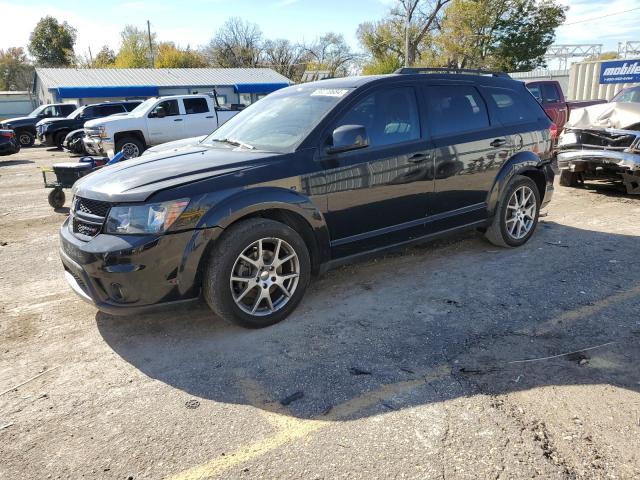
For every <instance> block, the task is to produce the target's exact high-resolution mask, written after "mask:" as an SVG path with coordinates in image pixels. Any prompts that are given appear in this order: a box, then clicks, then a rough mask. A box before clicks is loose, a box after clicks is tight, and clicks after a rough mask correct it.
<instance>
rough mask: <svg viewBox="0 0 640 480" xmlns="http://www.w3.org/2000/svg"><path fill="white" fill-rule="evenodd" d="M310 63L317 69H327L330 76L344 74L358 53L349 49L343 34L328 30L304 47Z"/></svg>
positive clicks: (356, 58)
mask: <svg viewBox="0 0 640 480" xmlns="http://www.w3.org/2000/svg"><path fill="white" fill-rule="evenodd" d="M306 51H307V52H308V54H309V56H310V58H311V63H313V64H315V66H316V67H317V68H318V69H324V70H329V73H330V74H331V76H345V75H347V74H348V73H349V70H350V68H351V67H352V66H353V65H354V64H355V63H356V61H357V60H358V58H359V55H358V54H356V53H354V52H353V51H352V50H351V47H349V45H348V44H347V42H346V41H345V39H344V36H343V35H338V34H336V33H333V32H329V33H326V34H324V35H323V36H321V37H320V38H319V39H318V40H317V41H316V42H314V43H313V44H312V45H310V46H307V47H306Z"/></svg>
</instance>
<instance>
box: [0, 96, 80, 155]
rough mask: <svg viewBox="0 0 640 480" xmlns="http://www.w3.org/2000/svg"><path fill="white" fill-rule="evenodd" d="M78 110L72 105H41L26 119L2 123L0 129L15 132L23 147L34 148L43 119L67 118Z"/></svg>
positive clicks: (17, 118)
mask: <svg viewBox="0 0 640 480" xmlns="http://www.w3.org/2000/svg"><path fill="white" fill-rule="evenodd" d="M75 109H76V106H75V105H74V104H72V103H51V104H47V105H41V106H39V107H38V108H36V109H35V110H34V111H33V112H31V113H30V114H29V115H27V116H26V117H16V118H8V119H6V120H3V121H2V122H0V129H7V130H13V131H14V132H15V133H16V138H17V139H18V142H20V146H22V147H31V146H33V144H34V142H35V139H36V124H37V123H38V122H39V121H40V120H42V119H43V118H59V117H66V116H67V115H69V114H70V113H71V112H73V111H74V110H75Z"/></svg>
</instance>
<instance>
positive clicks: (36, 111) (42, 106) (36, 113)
mask: <svg viewBox="0 0 640 480" xmlns="http://www.w3.org/2000/svg"><path fill="white" fill-rule="evenodd" d="M47 107H48V105H41V106H39V107H38V108H36V109H35V110H34V111H33V112H31V113H30V114H29V117H31V118H34V117H37V116H38V115H39V114H40V113H41V112H42V111H43V110H44V109H45V108H47Z"/></svg>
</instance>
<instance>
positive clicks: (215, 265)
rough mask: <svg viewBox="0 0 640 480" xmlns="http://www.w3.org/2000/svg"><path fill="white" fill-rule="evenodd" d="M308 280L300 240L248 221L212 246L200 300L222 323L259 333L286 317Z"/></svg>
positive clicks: (276, 226)
mask: <svg viewBox="0 0 640 480" xmlns="http://www.w3.org/2000/svg"><path fill="white" fill-rule="evenodd" d="M310 279H311V260H310V257H309V250H308V249H307V246H306V244H305V243H304V240H303V239H302V238H301V237H300V235H298V233H296V232H295V231H294V230H293V229H291V228H290V227H289V226H288V225H285V224H283V223H280V222H276V221H274V220H269V219H263V218H252V219H248V220H244V221H241V222H239V223H237V224H235V225H233V226H231V227H230V228H229V229H228V230H227V231H226V232H225V233H224V234H223V236H222V237H221V238H220V239H219V240H218V241H217V242H216V245H215V246H214V248H213V249H212V251H211V253H210V256H209V261H208V263H207V268H206V271H205V277H204V282H203V283H204V285H203V295H204V299H205V301H206V302H207V304H208V305H209V307H210V308H211V309H212V310H213V311H214V313H215V314H216V315H218V316H219V317H221V318H223V319H224V320H227V321H230V322H233V323H236V324H238V325H240V326H243V327H247V328H262V327H267V326H269V325H273V324H275V323H278V322H280V321H282V320H284V319H285V318H286V317H287V316H288V315H289V314H291V312H292V311H293V310H294V309H295V308H296V306H297V305H298V303H300V300H302V297H303V296H304V292H305V290H306V289H307V286H308V285H309V281H310Z"/></svg>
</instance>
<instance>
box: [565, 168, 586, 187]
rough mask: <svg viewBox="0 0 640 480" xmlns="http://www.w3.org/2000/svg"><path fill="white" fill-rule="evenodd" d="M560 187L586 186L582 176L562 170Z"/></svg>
mask: <svg viewBox="0 0 640 480" xmlns="http://www.w3.org/2000/svg"><path fill="white" fill-rule="evenodd" d="M560 185H562V186H563V187H573V188H576V187H580V186H582V185H584V180H583V179H582V174H580V173H579V172H572V171H570V170H562V171H561V172H560Z"/></svg>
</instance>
